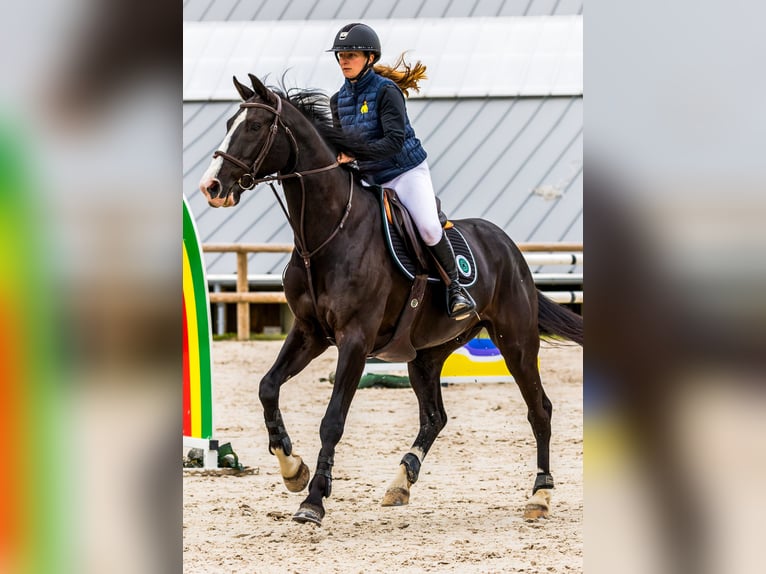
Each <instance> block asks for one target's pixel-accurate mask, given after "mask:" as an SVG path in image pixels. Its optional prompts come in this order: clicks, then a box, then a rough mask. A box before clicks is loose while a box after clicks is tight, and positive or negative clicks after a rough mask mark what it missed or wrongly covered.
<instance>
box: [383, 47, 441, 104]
mask: <svg viewBox="0 0 766 574" xmlns="http://www.w3.org/2000/svg"><path fill="white" fill-rule="evenodd" d="M406 53H407V52H402V53H401V54H399V58H397V60H396V63H395V64H394V65H393V66H387V65H385V64H375V65H374V66H373V67H372V69H373V70H375V73H376V74H379V75H381V76H383V77H385V78H388V79H389V80H391V81H393V82H394V83H395V84H396V85H397V86H399V89H400V90H401V91H402V93H404V95H405V97H409V96H410V94H409V90H411V89H412V90H415V92H416V93H419V92H420V86H419V85H418V83H419V82H420V80H427V79H428V76H426V67H425V65H423V64H421V63H420V60H418V61H417V62H415V64H414V65H412V66H410V65H409V64H408V63H407V62H405V61H404V55H405V54H406Z"/></svg>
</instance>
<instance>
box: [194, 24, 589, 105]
mask: <svg viewBox="0 0 766 574" xmlns="http://www.w3.org/2000/svg"><path fill="white" fill-rule="evenodd" d="M344 23H346V22H345V21H342V22H341V21H339V20H310V21H304V20H277V21H261V22H258V21H248V22H233V21H232V22H184V24H183V26H184V56H183V98H184V100H185V101H191V100H202V101H206V100H220V101H233V100H236V99H237V94H236V92H235V90H234V87H233V85H232V81H231V78H232V76H234V75H236V76H238V77H239V78H240V79H242V80H245V81H246V80H247V74H248V73H253V74H255V75H257V76H259V77H263V76H266V75H267V74H268V75H269V78H268V81H269V82H270V83H275V82H276V81H278V80H279V79H280V78H281V77H282V74H283V73H284V72H288V75H287V81H288V86H296V87H301V88H308V87H311V88H319V89H321V90H324V91H326V92H328V93H334V92H335V91H337V89H338V88H339V87H340V85H341V83H342V76H341V74H340V72H339V71H338V67H337V64H336V62H335V59H334V58H333V56H332V54H329V53H327V52H326V50H327V48H329V47H330V45H331V44H332V39H333V37H334V35H335V33H336V32H337V30H338V29H339V27H340V26H342V25H343V24H344ZM365 23H367V24H369V25H370V26H372V27H373V28H374V29H375V30H376V32H377V33H378V35H379V36H380V40H381V43H382V45H383V58H382V60H381V61H382V62H383V63H388V64H391V63H393V62H394V60H395V59H396V57H397V56H398V55H399V54H400V53H401V52H404V51H408V56H407V57H408V60H409V61H411V62H414V61H416V60H421V61H423V63H424V64H426V65H427V67H428V80H425V81H424V82H423V83H422V90H421V92H420V94H413V95H412V97H423V98H441V97H487V96H490V97H513V96H532V97H541V96H579V95H582V93H583V19H582V16H581V15H569V16H523V17H498V18H411V19H401V18H398V19H385V20H365Z"/></svg>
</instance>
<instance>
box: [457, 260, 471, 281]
mask: <svg viewBox="0 0 766 574" xmlns="http://www.w3.org/2000/svg"><path fill="white" fill-rule="evenodd" d="M455 262H456V263H457V268H458V270H459V271H460V274H461V275H462V276H463V277H470V276H471V264H470V263H469V262H468V259H466V258H465V257H464V256H463V255H458V256H457V257H455Z"/></svg>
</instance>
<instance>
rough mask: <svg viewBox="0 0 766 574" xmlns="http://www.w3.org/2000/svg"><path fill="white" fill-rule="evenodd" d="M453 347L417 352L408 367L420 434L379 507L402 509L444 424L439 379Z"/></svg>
mask: <svg viewBox="0 0 766 574" xmlns="http://www.w3.org/2000/svg"><path fill="white" fill-rule="evenodd" d="M455 346H456V345H453V346H451V347H449V348H443V347H440V348H437V349H428V350H425V351H420V352H419V353H418V355H417V357H415V359H414V360H413V361H412V362H410V363H409V365H408V371H409V375H410V384H411V385H412V389H413V390H414V391H415V395H416V396H417V398H418V407H419V410H420V432H418V436H417V438H416V439H415V442H414V443H412V448H411V449H410V451H409V452H408V453H407V454H405V455H404V457H403V458H402V461H401V464H400V465H399V469H398V471H397V473H396V476H395V477H394V479H393V480H392V481H391V483H390V484H389V486H388V489H387V490H386V494H385V495H384V496H383V502H382V505H383V506H402V505H405V504H407V503H409V500H410V487H411V486H412V485H413V484H414V483H415V482H416V481H417V479H418V473H419V472H420V465H421V464H422V462H423V459H424V458H425V456H426V454H427V453H428V451H429V449H430V448H431V445H432V444H433V443H434V440H436V437H437V436H438V435H439V432H441V430H442V429H443V428H444V425H446V424H447V412H446V411H445V410H444V403H443V401H442V389H441V382H440V380H439V376H440V375H441V370H442V365H443V364H444V361H445V360H446V359H447V357H448V356H449V354H450V353H451V352H452V351H453V350H454V347H455Z"/></svg>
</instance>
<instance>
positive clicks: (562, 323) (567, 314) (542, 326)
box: [537, 290, 584, 347]
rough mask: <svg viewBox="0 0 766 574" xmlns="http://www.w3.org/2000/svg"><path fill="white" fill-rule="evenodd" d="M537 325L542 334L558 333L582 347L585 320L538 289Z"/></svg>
mask: <svg viewBox="0 0 766 574" xmlns="http://www.w3.org/2000/svg"><path fill="white" fill-rule="evenodd" d="M537 325H538V329H539V331H540V334H541V335H558V336H560V337H564V338H565V339H569V340H570V341H574V342H575V343H577V344H578V345H580V346H581V347H582V345H583V343H584V340H583V339H584V337H583V321H582V317H580V316H579V315H578V314H577V313H574V312H572V311H570V310H569V309H567V308H566V307H562V306H561V305H559V304H557V303H554V302H553V301H551V300H550V299H548V298H547V297H546V296H545V295H543V294H542V293H541V292H540V291H539V290H538V291H537Z"/></svg>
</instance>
